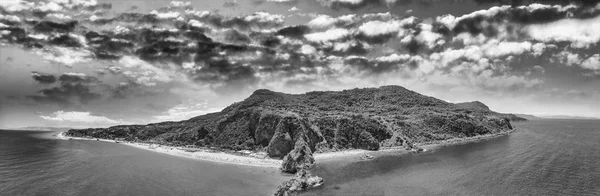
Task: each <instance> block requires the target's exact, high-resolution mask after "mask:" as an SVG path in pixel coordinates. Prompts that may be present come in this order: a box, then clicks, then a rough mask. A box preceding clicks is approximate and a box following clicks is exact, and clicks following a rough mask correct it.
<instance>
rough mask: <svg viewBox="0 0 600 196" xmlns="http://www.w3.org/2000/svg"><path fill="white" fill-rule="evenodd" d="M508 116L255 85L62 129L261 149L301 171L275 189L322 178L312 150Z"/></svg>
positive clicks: (461, 135) (495, 124)
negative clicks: (119, 120)
mask: <svg viewBox="0 0 600 196" xmlns="http://www.w3.org/2000/svg"><path fill="white" fill-rule="evenodd" d="M511 119H513V120H514V119H518V120H521V119H519V118H518V117H516V116H514V115H510V114H501V113H497V112H494V111H491V110H490V109H489V108H488V107H487V106H485V105H484V104H483V103H480V102H469V103H460V104H453V103H448V102H445V101H442V100H439V99H436V98H433V97H429V96H424V95H421V94H419V93H416V92H413V91H411V90H408V89H406V88H404V87H401V86H383V87H379V88H363V89H358V88H357V89H351V90H343V91H318V92H308V93H305V94H285V93H279V92H273V91H270V90H265V89H261V90H257V91H255V92H254V93H253V94H252V95H251V96H250V97H248V98H246V99H245V100H243V101H241V102H237V103H234V104H232V105H230V106H229V107H227V108H225V109H223V110H222V111H220V112H216V113H210V114H206V115H201V116H197V117H194V118H191V119H189V120H184V121H179V122H162V123H155V124H148V125H121V126H114V127H109V128H91V129H71V130H69V131H67V132H66V133H65V134H64V135H65V137H83V138H98V139H109V140H118V141H123V142H142V143H151V144H155V145H161V146H169V147H187V148H198V149H219V150H224V151H229V152H240V151H248V152H253V153H256V154H264V155H265V156H266V157H267V158H269V159H280V160H281V161H280V164H281V165H280V167H281V170H282V171H283V172H287V173H296V172H298V171H301V174H300V175H296V176H297V178H295V179H294V180H292V181H290V182H286V183H284V186H282V189H280V190H278V192H277V195H284V194H287V193H289V192H293V191H297V190H302V189H303V188H307V187H310V186H318V185H320V184H321V183H322V180H321V179H319V178H318V177H314V176H310V174H307V173H306V172H305V171H304V170H305V169H309V168H311V167H312V166H313V165H314V164H315V158H314V156H313V155H314V154H316V153H326V152H338V151H345V150H351V149H362V150H370V151H376V150H380V149H390V148H397V149H398V148H399V149H406V150H414V151H420V148H419V147H418V146H419V145H421V144H432V143H443V142H444V141H460V140H462V139H468V138H481V137H485V136H489V135H499V134H504V133H507V132H510V131H511V130H512V129H513V127H512V125H511V124H510V121H511ZM277 163H279V162H277ZM298 179H303V180H298Z"/></svg>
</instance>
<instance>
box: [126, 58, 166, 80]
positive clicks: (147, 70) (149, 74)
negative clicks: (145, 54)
mask: <svg viewBox="0 0 600 196" xmlns="http://www.w3.org/2000/svg"><path fill="white" fill-rule="evenodd" d="M119 64H121V65H123V66H124V67H126V68H137V69H140V70H139V71H124V72H123V74H124V75H125V76H127V77H129V78H134V79H135V81H136V82H137V83H138V84H144V85H146V86H155V85H156V84H157V82H164V83H167V82H170V81H172V80H173V79H172V78H171V76H170V74H169V73H168V72H167V71H166V70H164V69H161V68H158V67H155V66H153V65H151V64H149V63H147V62H145V61H143V60H141V59H139V58H137V57H132V56H124V57H122V58H121V59H120V60H119Z"/></svg>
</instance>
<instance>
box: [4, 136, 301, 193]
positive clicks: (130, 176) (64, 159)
mask: <svg viewBox="0 0 600 196" xmlns="http://www.w3.org/2000/svg"><path fill="white" fill-rule="evenodd" d="M53 134H57V132H33V131H0V195H2V196H19V195H27V196H29V195H61V196H62V195H86V196H93V195H102V196H105V195H145V196H146V195H272V194H273V193H274V190H275V189H276V187H277V185H279V184H280V183H281V182H283V181H285V180H287V179H289V176H284V175H282V174H281V173H280V172H279V171H278V169H277V168H264V167H254V166H240V165H232V164H221V163H213V162H208V161H199V160H192V159H187V158H181V157H175V156H170V155H165V154H160V153H154V152H151V151H147V150H143V149H137V148H133V147H129V146H125V145H119V144H114V143H106V142H97V141H77V140H57V139H55V138H54V137H53V136H52V135H53Z"/></svg>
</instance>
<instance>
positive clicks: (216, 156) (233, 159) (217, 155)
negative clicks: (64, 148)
mask: <svg viewBox="0 0 600 196" xmlns="http://www.w3.org/2000/svg"><path fill="white" fill-rule="evenodd" d="M56 137H57V138H58V139H62V140H69V139H73V140H89V141H100V142H109V143H115V144H123V145H126V146H130V147H134V148H139V149H144V150H149V151H152V152H157V153H162V154H168V155H172V156H178V157H184V158H190V159H195V160H203V161H211V162H217V163H226V164H236V165H244V166H258V167H274V168H278V167H280V166H281V163H282V162H283V161H282V160H278V159H271V158H268V157H265V158H257V157H251V156H241V155H234V154H229V153H225V152H216V151H212V152H211V150H208V149H201V150H198V151H194V152H190V151H185V150H181V149H178V148H177V147H173V146H162V145H157V146H151V145H150V144H146V143H137V142H125V141H123V142H119V143H117V141H115V140H109V139H96V138H83V137H71V136H66V135H65V132H60V133H59V134H57V135H56Z"/></svg>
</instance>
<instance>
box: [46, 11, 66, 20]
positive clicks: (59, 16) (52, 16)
mask: <svg viewBox="0 0 600 196" xmlns="http://www.w3.org/2000/svg"><path fill="white" fill-rule="evenodd" d="M45 19H54V20H71V19H72V18H71V16H68V15H65V14H62V13H52V14H48V15H46V17H45Z"/></svg>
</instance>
